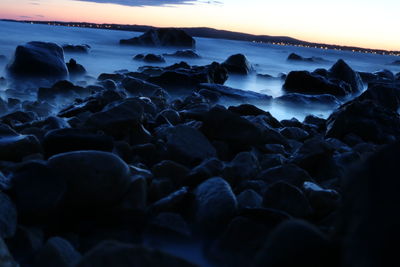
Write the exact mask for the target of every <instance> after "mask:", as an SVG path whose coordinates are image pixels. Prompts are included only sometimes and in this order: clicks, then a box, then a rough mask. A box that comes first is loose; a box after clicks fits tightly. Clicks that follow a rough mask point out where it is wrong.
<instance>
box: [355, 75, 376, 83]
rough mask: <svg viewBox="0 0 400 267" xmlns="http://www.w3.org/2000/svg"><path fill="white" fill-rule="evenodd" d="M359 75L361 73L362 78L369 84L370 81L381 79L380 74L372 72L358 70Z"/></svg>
mask: <svg viewBox="0 0 400 267" xmlns="http://www.w3.org/2000/svg"><path fill="white" fill-rule="evenodd" d="M358 75H360V77H361V80H362V81H363V83H365V84H368V83H370V82H375V81H377V80H378V79H379V78H378V75H376V74H373V73H370V72H358Z"/></svg>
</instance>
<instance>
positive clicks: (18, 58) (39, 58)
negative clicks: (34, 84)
mask: <svg viewBox="0 0 400 267" xmlns="http://www.w3.org/2000/svg"><path fill="white" fill-rule="evenodd" d="M7 72H8V75H9V76H10V77H12V78H13V79H31V78H33V79H47V80H50V81H56V80H61V79H65V78H67V76H68V69H67V66H66V65H65V62H64V52H63V49H62V48H61V47H60V46H58V45H56V44H54V43H44V42H29V43H27V44H24V45H19V46H18V47H17V48H16V50H15V55H14V58H13V59H12V61H11V62H10V63H9V65H8V66H7Z"/></svg>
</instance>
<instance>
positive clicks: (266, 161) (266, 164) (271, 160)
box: [260, 154, 287, 170]
mask: <svg viewBox="0 0 400 267" xmlns="http://www.w3.org/2000/svg"><path fill="white" fill-rule="evenodd" d="M286 161H287V160H286V158H285V157H284V156H283V155H281V154H264V155H262V156H261V158H260V167H261V169H262V170H266V169H270V168H273V167H277V166H280V165H283V164H285V163H286Z"/></svg>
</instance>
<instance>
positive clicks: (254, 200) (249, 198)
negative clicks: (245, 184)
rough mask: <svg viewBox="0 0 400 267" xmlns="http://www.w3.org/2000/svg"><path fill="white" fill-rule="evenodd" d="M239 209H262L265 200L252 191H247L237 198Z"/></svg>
mask: <svg viewBox="0 0 400 267" xmlns="http://www.w3.org/2000/svg"><path fill="white" fill-rule="evenodd" d="M237 201H238V208H239V209H243V208H261V207H262V202H263V199H262V197H261V196H260V195H259V194H258V193H257V192H255V191H254V190H252V189H247V190H245V191H243V192H242V193H240V194H239V195H238V197H237Z"/></svg>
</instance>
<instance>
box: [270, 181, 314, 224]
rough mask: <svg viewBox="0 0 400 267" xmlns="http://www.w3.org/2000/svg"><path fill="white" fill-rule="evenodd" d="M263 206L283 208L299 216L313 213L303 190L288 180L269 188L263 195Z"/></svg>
mask: <svg viewBox="0 0 400 267" xmlns="http://www.w3.org/2000/svg"><path fill="white" fill-rule="evenodd" d="M263 206H264V207H266V208H272V209H277V210H282V211H284V212H287V213H288V214H290V215H292V216H294V217H298V218H305V217H308V216H309V215H311V213H312V209H311V206H310V203H309V202H308V200H307V198H306V197H305V195H304V194H303V192H302V191H301V190H300V189H299V188H297V187H295V186H293V185H290V184H288V183H286V182H277V183H274V184H272V185H271V186H269V187H268V188H267V190H266V191H265V193H264V196H263Z"/></svg>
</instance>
